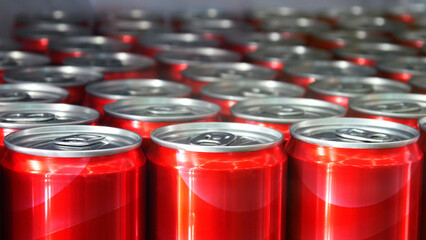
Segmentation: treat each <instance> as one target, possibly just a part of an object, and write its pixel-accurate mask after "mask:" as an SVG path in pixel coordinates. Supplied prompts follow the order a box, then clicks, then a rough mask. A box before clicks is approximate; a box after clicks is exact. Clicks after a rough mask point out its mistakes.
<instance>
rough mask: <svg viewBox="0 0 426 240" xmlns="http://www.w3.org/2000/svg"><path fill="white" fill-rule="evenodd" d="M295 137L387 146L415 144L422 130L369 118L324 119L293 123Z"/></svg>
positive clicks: (340, 144)
mask: <svg viewBox="0 0 426 240" xmlns="http://www.w3.org/2000/svg"><path fill="white" fill-rule="evenodd" d="M290 134H291V137H292V138H294V139H297V140H300V141H303V142H306V143H310V144H315V145H320V146H328V147H334V148H351V149H383V148H396V147H403V146H407V145H410V144H413V143H415V142H417V141H418V139H419V136H420V134H419V132H418V131H417V130H416V129H415V128H412V127H409V126H406V125H403V124H400V123H394V122H389V121H382V120H375V119H365V118H323V119H315V120H308V121H303V122H299V123H296V124H293V125H292V126H291V127H290Z"/></svg>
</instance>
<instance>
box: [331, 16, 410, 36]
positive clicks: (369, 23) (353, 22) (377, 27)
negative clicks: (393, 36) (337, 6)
mask: <svg viewBox="0 0 426 240" xmlns="http://www.w3.org/2000/svg"><path fill="white" fill-rule="evenodd" d="M337 27H338V28H340V29H351V30H365V31H377V32H387V33H393V32H402V31H404V30H406V29H407V26H406V25H405V24H404V23H401V22H396V21H393V20H389V19H386V18H384V17H377V16H376V17H372V16H359V17H347V18H341V19H340V21H339V23H338V24H337Z"/></svg>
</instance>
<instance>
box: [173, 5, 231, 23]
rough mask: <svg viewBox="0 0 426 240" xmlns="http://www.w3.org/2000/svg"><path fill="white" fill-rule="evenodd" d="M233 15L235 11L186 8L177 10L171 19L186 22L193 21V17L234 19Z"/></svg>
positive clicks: (201, 18)
mask: <svg viewBox="0 0 426 240" xmlns="http://www.w3.org/2000/svg"><path fill="white" fill-rule="evenodd" d="M235 16H236V15H235V13H231V12H228V11H225V10H223V9H218V8H212V7H210V8H205V9H186V10H185V11H178V12H175V13H174V14H173V19H175V20H178V21H183V22H186V21H193V20H194V19H197V20H209V19H234V18H235Z"/></svg>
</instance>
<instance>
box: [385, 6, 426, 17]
mask: <svg viewBox="0 0 426 240" xmlns="http://www.w3.org/2000/svg"><path fill="white" fill-rule="evenodd" d="M387 14H390V15H413V16H418V15H424V14H426V5H425V4H423V3H405V4H404V5H397V6H393V7H391V8H389V9H387Z"/></svg>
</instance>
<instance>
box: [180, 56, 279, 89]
mask: <svg viewBox="0 0 426 240" xmlns="http://www.w3.org/2000/svg"><path fill="white" fill-rule="evenodd" d="M276 75H277V74H276V73H275V72H274V71H272V70H270V69H268V68H265V67H260V66H256V65H253V64H249V63H206V64H196V65H191V66H189V67H188V68H187V69H185V70H184V71H182V76H183V83H185V84H186V85H188V86H190V87H191V88H192V93H193V95H194V96H195V97H199V95H200V88H201V87H203V86H205V85H207V84H209V83H213V82H221V81H227V80H248V79H253V80H259V79H275V78H276Z"/></svg>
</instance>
